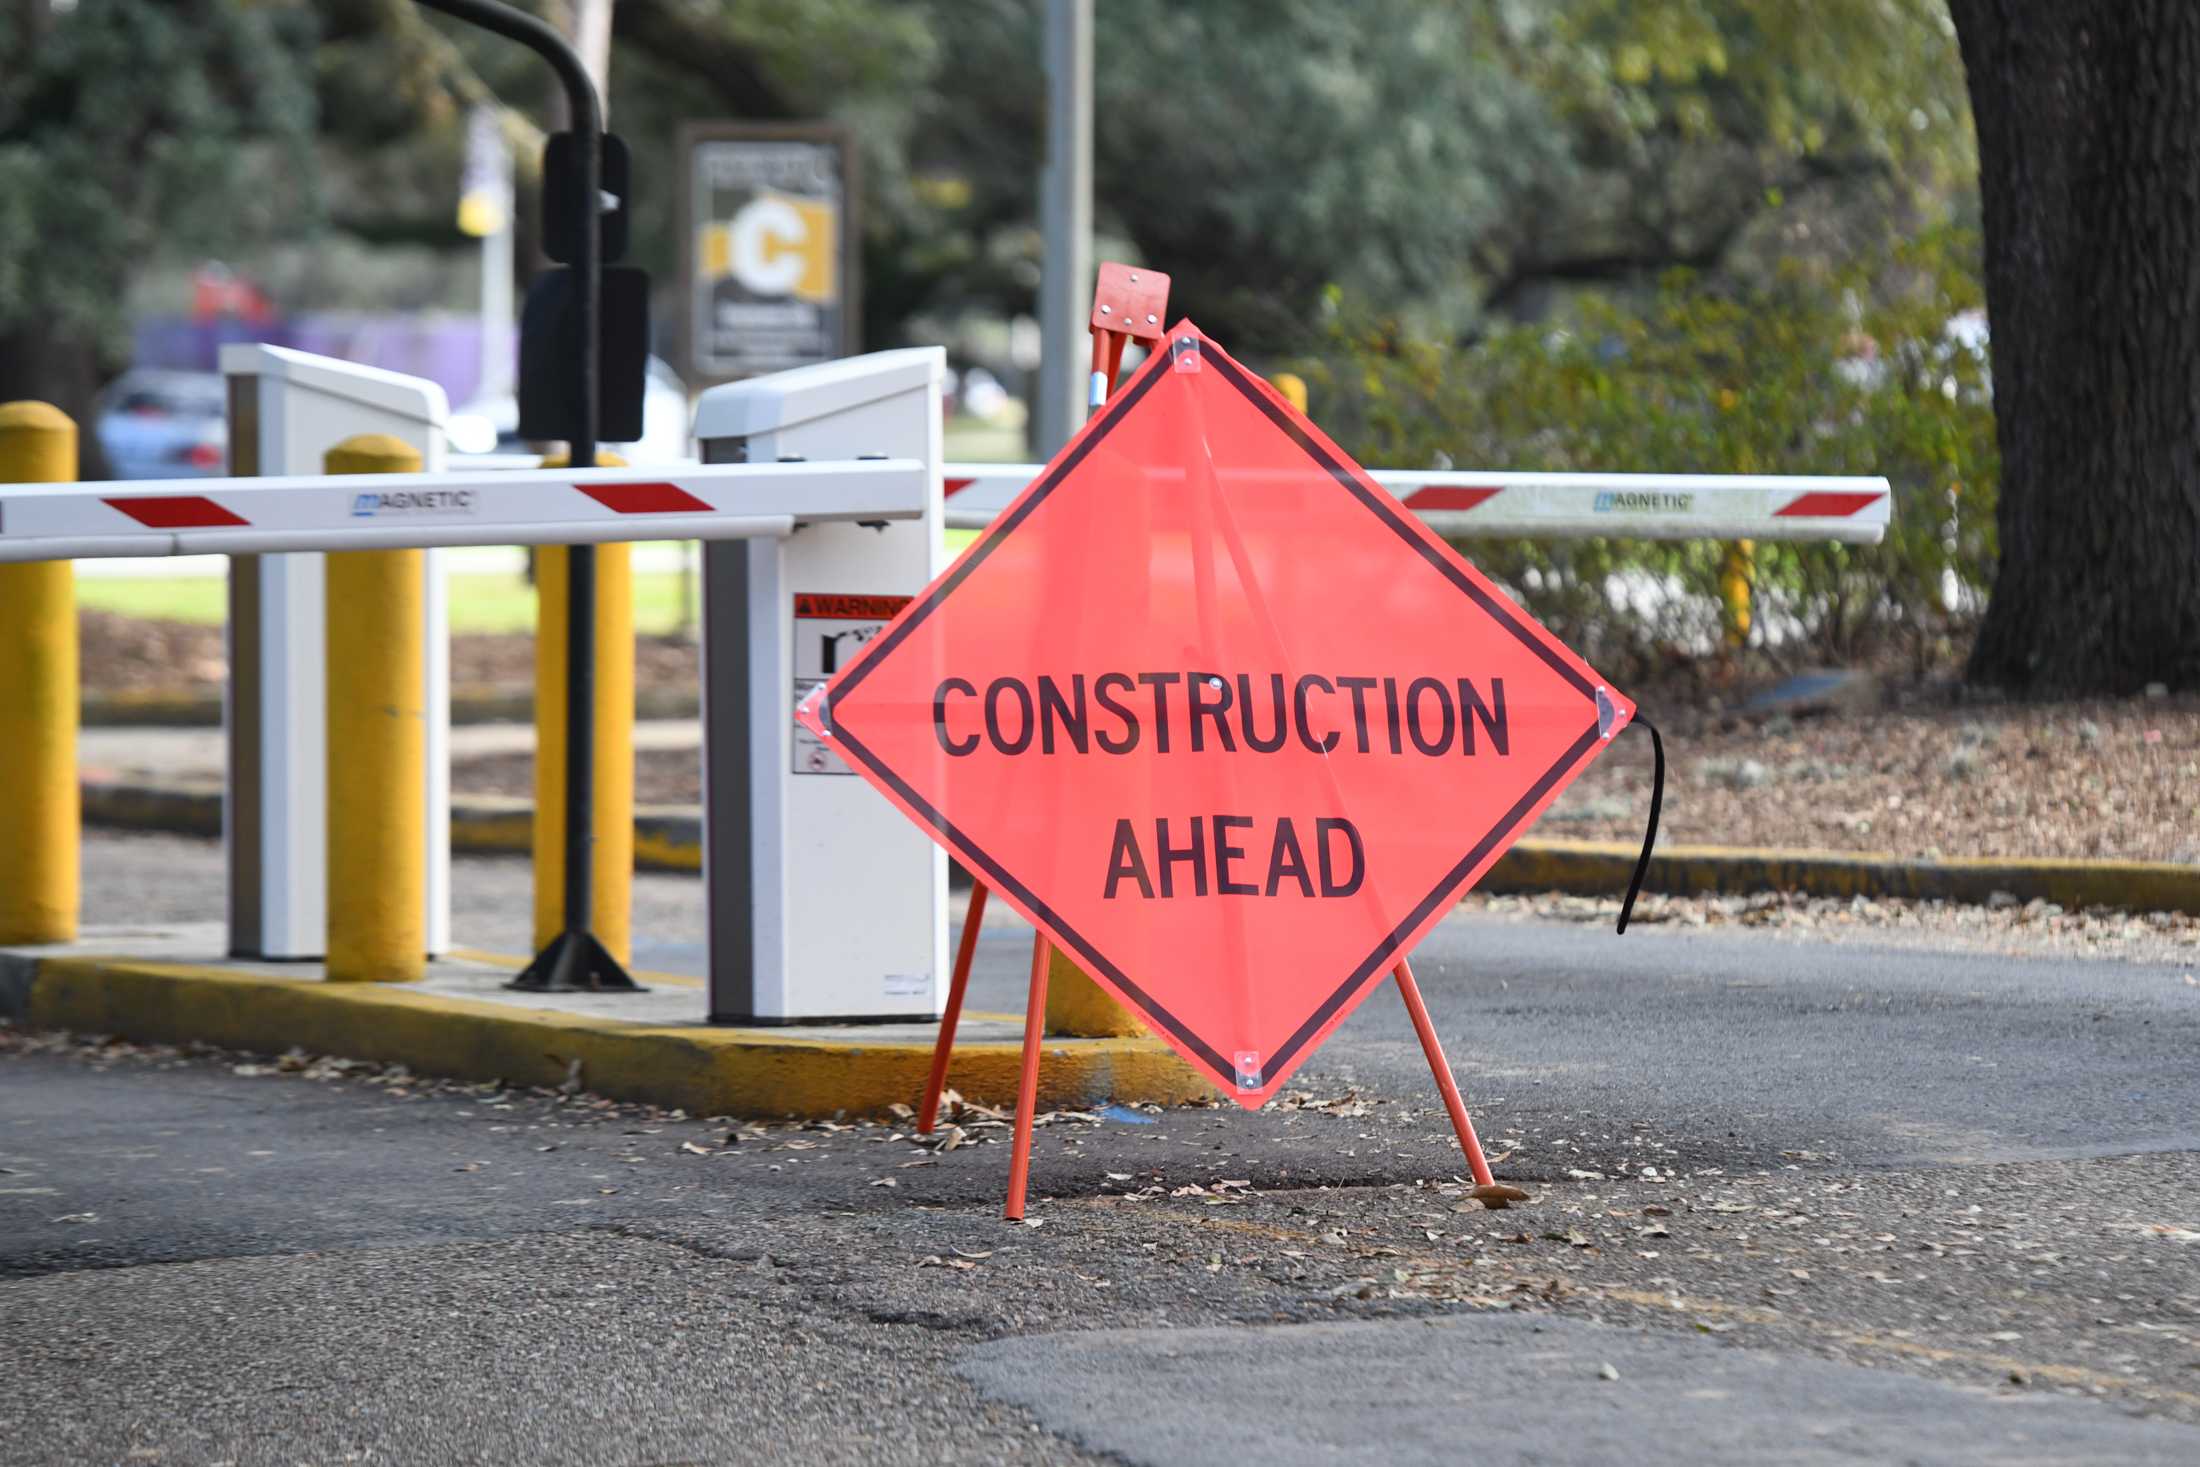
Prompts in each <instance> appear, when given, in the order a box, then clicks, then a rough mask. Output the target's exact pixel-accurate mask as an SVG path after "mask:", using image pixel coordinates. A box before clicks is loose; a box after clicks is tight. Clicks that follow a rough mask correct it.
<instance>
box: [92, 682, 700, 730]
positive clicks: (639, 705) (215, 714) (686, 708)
mask: <svg viewBox="0 0 2200 1467" xmlns="http://www.w3.org/2000/svg"><path fill="white" fill-rule="evenodd" d="M699 706H700V700H699V699H698V697H697V695H696V693H695V691H694V690H693V689H692V688H690V689H685V690H683V689H679V688H643V689H640V690H638V691H637V692H636V693H635V695H634V716H635V717H636V718H647V719H661V718H694V717H695V716H696V714H697V709H698V707H699ZM77 716H78V720H79V721H80V722H81V723H82V724H83V725H84V726H85V727H86V728H218V727H220V726H221V722H222V700H221V695H220V694H218V693H172V692H117V693H86V694H85V695H84V697H83V701H82V702H81V703H80V704H79V705H78V714H77ZM534 716H535V690H534V689H533V688H532V687H529V686H520V687H499V686H493V685H480V686H475V687H459V688H453V689H451V722H453V723H526V722H528V721H529V720H531V719H532V718H534Z"/></svg>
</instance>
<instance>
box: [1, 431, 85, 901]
mask: <svg viewBox="0 0 2200 1467" xmlns="http://www.w3.org/2000/svg"><path fill="white" fill-rule="evenodd" d="M75 479H76V424H75V423H74V422H73V421H71V420H70V418H69V415H68V414H67V413H64V412H63V411H61V409H59V408H57V407H53V406H51V405H49V404H47V403H43V402H9V403H0V484H66V483H71V482H73V481H74V480H75ZM76 670H77V669H76V568H75V567H74V566H73V565H71V564H70V563H69V562H68V561H66V560H55V561H37V562H33V563H30V564H27V565H0V770H5V771H6V776H5V779H4V780H0V785H4V787H5V789H6V791H7V794H6V797H5V798H0V942H68V941H69V940H71V939H72V938H74V937H75V936H76V918H77V904H78V892H79V886H78V882H79V876H78V862H79V854H78V845H77V842H78V838H79V831H80V828H81V825H80V819H79V815H80V811H79V804H78V795H77V783H76V705H77V686H76Z"/></svg>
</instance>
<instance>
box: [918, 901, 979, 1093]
mask: <svg viewBox="0 0 2200 1467" xmlns="http://www.w3.org/2000/svg"><path fill="white" fill-rule="evenodd" d="M984 917H985V883H984V882H982V881H979V882H974V883H972V884H971V887H970V909H969V910H968V911H966V912H965V913H963V935H962V941H961V942H959V943H957V944H956V946H955V973H954V976H953V977H952V978H950V979H949V980H948V983H947V1012H945V1013H943V1014H941V1015H940V1037H939V1038H938V1040H936V1041H935V1042H934V1043H933V1045H932V1076H931V1078H930V1079H928V1080H926V1081H925V1082H924V1103H923V1104H922V1105H919V1106H918V1107H917V1134H918V1135H919V1136H929V1135H931V1134H932V1122H933V1118H934V1117H935V1116H937V1115H938V1114H939V1113H940V1096H941V1095H942V1094H943V1093H945V1091H946V1089H947V1057H948V1055H949V1054H951V1053H952V1052H953V1051H954V1048H955V1026H956V1025H958V1024H960V1023H961V1022H962V1011H963V991H964V990H965V989H967V988H968V987H970V960H971V958H972V956H974V955H975V954H976V952H977V950H978V927H979V924H980V922H981V921H982V920H983V919H984Z"/></svg>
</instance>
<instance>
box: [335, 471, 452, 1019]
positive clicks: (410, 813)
mask: <svg viewBox="0 0 2200 1467" xmlns="http://www.w3.org/2000/svg"><path fill="white" fill-rule="evenodd" d="M327 467H328V472H330V473H332V474H407V473H418V472H419V471H420V452H419V450H418V449H415V448H413V447H412V446H411V445H410V444H407V443H405V442H403V441H402V440H400V439H397V438H392V437H390V436H389V435H388V434H386V433H362V434H360V435H358V436H357V437H353V438H347V439H345V440H344V441H343V442H341V443H339V444H337V445H336V446H335V447H334V448H332V449H330V450H329V451H328V457H327ZM426 595H427V576H426V562H425V560H424V558H423V553H422V552H421V551H418V550H344V551H332V552H330V554H329V557H328V604H329V618H328V640H327V647H328V672H329V675H328V976H329V977H330V978H332V979H337V980H342V981H349V982H370V983H410V982H416V981H418V980H419V979H420V978H422V977H423V976H425V975H426V973H427V968H428V958H427V952H428V894H427V880H428V875H427V840H428V832H427V804H426V800H425V797H424V790H425V788H426V781H427V768H428V721H427V720H428V710H427V698H426V691H425V679H426V673H425V666H424V659H425V656H426V647H425V633H424V631H423V629H422V622H421V617H422V614H423V613H422V607H423V602H424V600H425V598H426Z"/></svg>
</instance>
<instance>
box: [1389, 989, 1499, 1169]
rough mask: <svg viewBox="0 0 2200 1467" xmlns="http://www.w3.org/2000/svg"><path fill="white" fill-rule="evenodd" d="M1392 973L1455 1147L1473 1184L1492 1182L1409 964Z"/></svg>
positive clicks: (1471, 1122)
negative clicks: (1433, 1079)
mask: <svg viewBox="0 0 2200 1467" xmlns="http://www.w3.org/2000/svg"><path fill="white" fill-rule="evenodd" d="M1393 976H1394V977H1396V978H1397V980H1398V992H1399V993H1400V994H1401V995H1403V996H1404V998H1405V1001H1406V1012H1407V1013H1408V1014H1410V1015H1412V1016H1413V1032H1414V1033H1416V1034H1418V1035H1420V1036H1421V1053H1423V1054H1425V1055H1427V1056H1428V1067H1429V1069H1430V1070H1432V1071H1434V1072H1435V1075H1436V1088H1437V1089H1438V1090H1440V1091H1442V1092H1443V1096H1444V1109H1445V1110H1448V1111H1450V1112H1451V1128H1452V1129H1453V1130H1454V1131H1457V1132H1458V1133H1459V1149H1460V1150H1461V1151H1464V1152H1465V1153H1466V1154H1467V1170H1468V1171H1469V1172H1471V1173H1472V1174H1473V1176H1474V1185H1476V1186H1477V1187H1488V1186H1493V1185H1495V1183H1496V1181H1497V1179H1496V1178H1495V1177H1493V1176H1491V1175H1490V1164H1489V1163H1488V1162H1487V1161H1485V1160H1484V1159H1483V1157H1482V1143H1481V1142H1480V1141H1478V1140H1476V1139H1475V1135H1474V1122H1473V1121H1471V1120H1468V1119H1467V1103H1466V1102H1465V1101H1464V1100H1461V1099H1460V1098H1459V1082H1458V1081H1456V1080H1454V1079H1452V1077H1451V1062H1450V1061H1449V1060H1447V1059H1445V1058H1444V1046H1443V1044H1442V1042H1441V1041H1439V1040H1438V1039H1437V1037H1436V1026H1435V1025H1434V1024H1431V1023H1430V1022H1429V1019H1428V1006H1427V1005H1426V1004H1423V1003H1422V1002H1421V986H1420V985H1419V984H1417V983H1415V982H1414V981H1413V969H1412V967H1411V965H1409V964H1406V963H1400V964H1399V965H1398V968H1397V971H1396V973H1395V974H1393Z"/></svg>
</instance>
